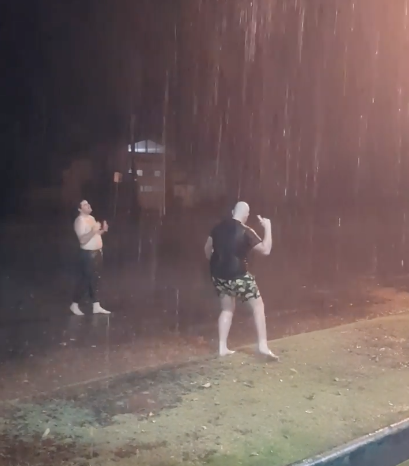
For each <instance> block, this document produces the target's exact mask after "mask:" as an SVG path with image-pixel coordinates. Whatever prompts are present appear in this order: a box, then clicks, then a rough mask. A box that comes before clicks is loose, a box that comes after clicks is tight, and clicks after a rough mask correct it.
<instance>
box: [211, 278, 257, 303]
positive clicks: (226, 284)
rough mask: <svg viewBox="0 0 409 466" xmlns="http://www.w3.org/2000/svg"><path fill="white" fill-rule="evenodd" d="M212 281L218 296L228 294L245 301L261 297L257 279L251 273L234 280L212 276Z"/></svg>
mask: <svg viewBox="0 0 409 466" xmlns="http://www.w3.org/2000/svg"><path fill="white" fill-rule="evenodd" d="M212 281H213V285H214V286H215V288H216V292H217V295H218V296H225V295H227V296H231V297H232V298H238V299H240V300H241V301H243V302H246V301H248V300H249V299H252V298H254V299H257V298H259V297H260V291H259V289H258V286H257V283H256V279H255V278H254V276H253V275H251V274H249V273H246V275H243V276H242V277H239V278H234V279H233V280H224V279H223V278H216V277H212Z"/></svg>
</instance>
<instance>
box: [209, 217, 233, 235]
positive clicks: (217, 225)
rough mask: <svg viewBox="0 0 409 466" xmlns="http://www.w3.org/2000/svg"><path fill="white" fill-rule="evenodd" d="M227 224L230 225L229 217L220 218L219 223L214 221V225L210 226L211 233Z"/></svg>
mask: <svg viewBox="0 0 409 466" xmlns="http://www.w3.org/2000/svg"><path fill="white" fill-rule="evenodd" d="M229 225H231V219H229V218H225V219H223V220H221V221H220V222H219V223H216V225H215V226H214V227H213V228H212V233H213V232H217V231H220V230H223V229H224V228H226V227H228V226H229Z"/></svg>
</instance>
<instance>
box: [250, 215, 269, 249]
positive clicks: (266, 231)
mask: <svg viewBox="0 0 409 466" xmlns="http://www.w3.org/2000/svg"><path fill="white" fill-rule="evenodd" d="M259 221H260V224H261V226H262V227H263V228H264V238H263V241H262V242H261V243H259V244H257V245H256V246H255V247H254V250H255V251H257V252H258V253H260V254H262V255H263V256H268V255H269V254H270V252H271V248H272V247H273V238H272V235H271V222H270V220H269V219H267V218H261V217H259Z"/></svg>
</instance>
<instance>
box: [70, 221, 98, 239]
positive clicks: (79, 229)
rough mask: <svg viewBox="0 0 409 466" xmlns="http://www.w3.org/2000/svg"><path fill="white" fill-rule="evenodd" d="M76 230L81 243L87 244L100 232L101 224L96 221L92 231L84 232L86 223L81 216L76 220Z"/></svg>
mask: <svg viewBox="0 0 409 466" xmlns="http://www.w3.org/2000/svg"><path fill="white" fill-rule="evenodd" d="M74 230H75V233H76V234H77V236H78V240H79V242H80V244H81V245H84V244H87V243H88V242H89V241H90V240H91V239H92V238H93V237H94V236H95V235H98V234H100V230H101V224H100V223H99V222H96V223H95V225H94V226H93V227H92V229H91V231H89V232H88V233H84V223H83V221H82V220H81V219H80V218H77V220H75V224H74Z"/></svg>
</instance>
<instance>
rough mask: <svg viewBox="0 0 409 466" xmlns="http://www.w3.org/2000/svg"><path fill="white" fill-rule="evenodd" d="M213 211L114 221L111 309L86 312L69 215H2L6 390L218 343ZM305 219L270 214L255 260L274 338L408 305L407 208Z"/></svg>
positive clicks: (235, 333) (245, 318)
mask: <svg viewBox="0 0 409 466" xmlns="http://www.w3.org/2000/svg"><path fill="white" fill-rule="evenodd" d="M215 220H216V218H214V217H210V216H209V217H207V218H206V219H201V218H199V219H198V218H197V217H194V218H193V219H192V218H189V217H187V216H186V215H185V216H183V217H181V218H179V219H178V221H173V222H172V223H169V222H168V223H163V222H162V223H158V222H157V220H152V219H145V220H144V223H143V222H142V223H141V224H140V225H139V226H135V225H125V227H121V228H120V227H119V226H116V225H114V226H113V227H112V231H110V236H107V240H106V243H105V246H106V247H105V270H104V279H103V284H102V290H103V301H102V304H103V306H104V307H106V308H107V309H109V310H111V311H113V314H112V315H111V316H109V317H107V316H93V315H91V314H90V305H89V304H87V305H85V306H84V311H85V312H86V313H87V315H86V316H84V317H76V316H73V315H71V314H70V312H69V310H68V307H69V304H70V295H71V292H72V286H73V282H74V270H75V258H76V252H77V244H76V242H75V238H74V237H73V234H72V232H71V226H72V225H71V223H69V222H67V223H65V224H59V225H56V226H53V225H51V226H47V227H46V228H45V227H44V226H43V228H42V229H41V228H40V226H39V225H35V224H23V225H21V224H17V223H14V224H7V225H2V226H1V229H0V233H1V239H2V241H1V247H0V256H1V262H2V269H1V270H0V292H1V294H0V310H1V313H0V362H1V381H0V393H1V395H2V397H3V399H10V398H18V397H21V396H26V395H29V394H30V393H38V392H43V391H47V390H51V389H55V388H58V387H61V386H65V385H69V384H75V383H79V382H82V381H86V380H91V379H95V378H103V377H110V376H112V375H115V374H118V373H123V372H127V371H132V370H136V369H139V368H143V367H147V366H151V367H153V366H156V365H158V364H162V363H166V362H169V363H170V362H178V361H185V360H186V359H189V358H190V357H195V356H198V355H203V354H209V353H212V352H214V351H215V349H216V339H217V329H216V319H217V315H218V314H217V307H218V303H217V299H216V297H215V294H214V291H213V289H212V287H211V284H210V280H209V276H208V271H207V264H206V261H205V260H204V258H203V252H202V250H203V243H204V240H205V238H206V235H207V232H208V231H209V229H210V226H211V225H212V223H213V222H214V221H215ZM307 220H308V219H301V220H300V219H299V220H297V221H295V220H294V219H291V218H287V219H285V218H284V219H281V220H280V221H278V220H277V221H275V222H273V233H274V238H275V244H274V250H273V253H272V256H271V257H269V258H267V259H263V258H257V259H256V258H252V259H251V261H250V266H251V269H252V270H253V271H254V272H255V273H256V276H257V280H258V283H259V286H260V289H261V291H262V294H263V298H264V301H265V305H266V315H267V321H268V327H269V338H273V339H274V338H279V337H282V336H285V335H291V334H295V333H302V332H306V331H311V330H315V329H320V328H327V327H331V326H334V325H338V324H341V323H345V322H349V321H353V320H359V319H366V318H371V317H373V316H377V315H385V314H390V313H399V312H401V311H402V310H404V309H405V308H406V305H407V303H406V297H407V290H408V286H407V284H408V283H409V277H408V275H407V270H406V262H405V260H404V259H405V257H406V249H405V248H406V243H405V237H404V236H402V235H401V233H402V231H401V230H399V228H400V227H399V225H400V224H399V222H398V220H399V219H398V220H396V222H395V223H392V222H390V223H388V222H386V223H382V222H380V221H379V219H376V218H372V219H371V218H364V219H361V220H359V221H358V220H357V219H356V218H352V219H349V221H346V220H345V219H343V220H342V222H340V221H339V219H338V218H336V217H331V218H329V220H328V221H326V222H324V221H322V222H321V223H320V222H318V221H315V222H313V221H312V220H311V219H310V220H308V221H307ZM379 225H381V226H379ZM40 231H41V234H40ZM26 237H29V238H30V239H31V241H30V242H25V241H24V238H26ZM254 339H255V332H254V329H253V322H252V319H251V315H250V313H249V312H248V311H247V310H246V309H242V308H239V309H238V312H237V315H236V317H235V321H234V325H233V329H232V344H233V345H240V344H243V343H251V342H252V341H254Z"/></svg>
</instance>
